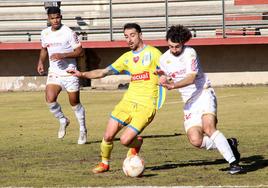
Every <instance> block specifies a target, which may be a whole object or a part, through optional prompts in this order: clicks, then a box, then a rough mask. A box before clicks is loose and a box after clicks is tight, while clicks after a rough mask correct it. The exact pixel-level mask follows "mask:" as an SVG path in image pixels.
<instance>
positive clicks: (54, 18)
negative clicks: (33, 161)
mask: <svg viewBox="0 0 268 188" xmlns="http://www.w3.org/2000/svg"><path fill="white" fill-rule="evenodd" d="M47 15H48V21H49V23H50V25H51V26H50V27H48V28H46V29H44V30H43V31H42V33H41V43H42V48H41V52H40V56H39V61H38V65H37V71H38V73H39V74H40V75H44V73H45V70H44V63H45V61H46V58H47V56H48V57H49V69H48V76H47V83H46V89H45V93H46V102H47V104H48V107H49V110H50V111H51V113H53V114H54V116H55V117H56V118H57V119H58V120H59V122H60V127H59V131H58V138H60V139H62V138H63V137H64V136H65V134H66V128H67V126H68V125H69V123H70V121H69V119H68V118H67V117H66V116H65V115H64V114H63V112H62V110H61V106H60V104H59V103H58V102H57V98H58V95H59V94H60V92H61V91H62V90H63V89H64V90H66V91H67V93H68V96H69V102H70V104H71V106H72V109H73V110H74V113H75V116H76V118H77V120H78V123H79V125H80V132H79V138H78V144H85V143H86V141H87V128H86V124H85V109H84V107H83V106H82V104H81V103H80V93H79V79H78V78H77V77H75V76H72V75H71V74H69V73H67V70H68V69H76V68H77V65H76V59H75V58H77V57H80V56H82V55H83V54H84V53H83V49H82V46H81V43H80V42H79V40H78V38H77V35H76V34H75V33H74V32H73V31H72V30H71V29H70V28H69V27H67V26H65V25H63V24H62V23H61V19H62V15H61V10H60V9H59V8H58V7H50V8H48V10H47Z"/></svg>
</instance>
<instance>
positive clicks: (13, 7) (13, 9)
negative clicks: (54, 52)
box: [0, 0, 268, 42]
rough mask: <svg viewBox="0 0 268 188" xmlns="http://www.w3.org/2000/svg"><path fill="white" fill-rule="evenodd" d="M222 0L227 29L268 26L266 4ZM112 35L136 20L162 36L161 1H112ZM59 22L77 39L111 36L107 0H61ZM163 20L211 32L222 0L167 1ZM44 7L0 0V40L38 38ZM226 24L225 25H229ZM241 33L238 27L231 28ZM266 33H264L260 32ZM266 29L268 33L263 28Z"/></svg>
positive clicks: (218, 22)
mask: <svg viewBox="0 0 268 188" xmlns="http://www.w3.org/2000/svg"><path fill="white" fill-rule="evenodd" d="M234 1H235V0H225V12H226V16H225V20H224V21H225V24H226V31H230V30H238V31H239V30H241V29H242V30H243V28H246V30H247V34H249V33H251V32H248V31H249V30H251V29H250V28H253V29H255V30H258V32H257V33H258V34H261V35H262V31H266V29H267V28H268V27H267V26H268V19H266V14H265V12H266V11H267V10H268V4H266V5H265V4H264V5H263V4H257V5H246V6H245V5H235V3H234ZM112 2H113V4H112V10H113V11H112V18H113V19H112V26H113V27H112V31H113V35H112V39H113V40H119V39H122V26H123V25H124V23H126V22H137V23H139V24H140V25H141V26H142V28H143V34H144V36H145V37H146V38H147V39H163V38H164V36H165V31H166V18H165V10H166V9H165V1H163V0H113V1H112ZM61 9H62V14H63V23H64V24H66V25H68V26H69V27H71V28H72V29H74V30H75V31H76V32H77V33H78V34H79V35H80V37H81V39H82V40H89V41H98V40H101V41H106V40H108V41H109V40H110V39H111V35H110V19H109V16H110V13H109V0H91V1H88V0H77V1H74V0H64V1H62V3H61ZM168 15H169V16H168V25H173V24H183V25H186V26H188V27H189V28H190V29H191V30H192V32H193V35H194V37H197V38H203V37H216V36H220V35H221V34H220V33H221V32H222V24H223V21H222V19H223V16H222V1H221V0H169V1H168ZM46 17H47V16H46V12H45V9H44V4H43V2H41V1H34V0H29V1H21V0H17V1H16V0H9V1H8V0H4V1H1V2H0V41H2V42H6V41H38V40H39V39H40V32H41V30H42V29H44V28H45V27H46V26H47V21H46ZM228 29H229V30H228ZM235 33H236V35H239V34H240V33H241V35H244V33H243V32H235ZM264 33H265V32H264ZM266 33H267V32H266Z"/></svg>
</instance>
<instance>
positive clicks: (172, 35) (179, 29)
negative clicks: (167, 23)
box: [166, 25, 192, 44]
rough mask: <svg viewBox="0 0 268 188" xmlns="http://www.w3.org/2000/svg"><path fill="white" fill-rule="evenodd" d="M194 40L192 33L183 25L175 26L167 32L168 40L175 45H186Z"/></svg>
mask: <svg viewBox="0 0 268 188" xmlns="http://www.w3.org/2000/svg"><path fill="white" fill-rule="evenodd" d="M191 38H192V33H191V31H190V30H189V29H188V28H187V27H185V26H183V25H175V26H174V25H173V26H171V27H170V29H169V30H168V31H167V34H166V40H167V41H168V40H171V42H174V43H183V44H184V43H186V42H188V41H189V40H190V39H191Z"/></svg>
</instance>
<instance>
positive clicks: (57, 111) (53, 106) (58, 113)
mask: <svg viewBox="0 0 268 188" xmlns="http://www.w3.org/2000/svg"><path fill="white" fill-rule="evenodd" d="M48 108H49V110H50V112H51V113H52V114H54V116H55V117H56V118H57V119H58V120H59V121H60V124H65V123H66V121H67V118H66V117H65V116H64V114H63V112H62V110H61V106H60V104H59V103H57V102H53V103H48Z"/></svg>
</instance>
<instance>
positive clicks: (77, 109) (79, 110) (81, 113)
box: [72, 103, 87, 132]
mask: <svg viewBox="0 0 268 188" xmlns="http://www.w3.org/2000/svg"><path fill="white" fill-rule="evenodd" d="M72 108H73V110H74V113H75V116H76V118H77V120H78V123H79V126H80V131H81V132H85V131H87V128H86V118H85V109H84V107H83V106H82V105H81V103H79V104H77V105H76V106H73V107H72Z"/></svg>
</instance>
